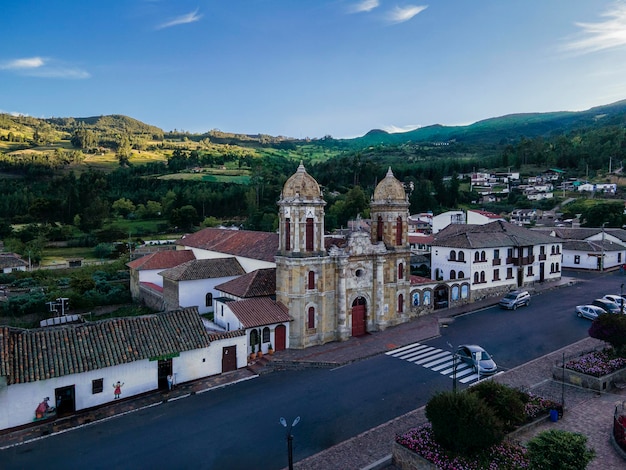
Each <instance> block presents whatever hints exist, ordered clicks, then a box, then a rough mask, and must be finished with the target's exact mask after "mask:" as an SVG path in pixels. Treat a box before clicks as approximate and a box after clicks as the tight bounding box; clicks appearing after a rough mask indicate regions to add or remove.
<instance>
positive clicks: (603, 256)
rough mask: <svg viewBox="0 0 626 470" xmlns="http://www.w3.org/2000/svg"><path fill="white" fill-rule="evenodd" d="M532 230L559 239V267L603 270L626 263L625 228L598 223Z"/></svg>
mask: <svg viewBox="0 0 626 470" xmlns="http://www.w3.org/2000/svg"><path fill="white" fill-rule="evenodd" d="M533 231H537V232H542V233H545V234H549V235H550V236H552V237H555V238H556V239H558V240H560V241H561V242H562V243H563V267H564V268H572V269H585V270H591V271H604V270H607V269H612V268H616V267H619V266H621V265H623V264H624V263H626V230H624V229H621V228H602V227H595V228H594V227H550V228H547V227H546V228H534V229H533Z"/></svg>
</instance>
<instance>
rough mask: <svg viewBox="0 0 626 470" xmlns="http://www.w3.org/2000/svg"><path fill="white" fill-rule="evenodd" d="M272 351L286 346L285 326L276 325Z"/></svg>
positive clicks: (283, 348) (281, 349) (282, 349)
mask: <svg viewBox="0 0 626 470" xmlns="http://www.w3.org/2000/svg"><path fill="white" fill-rule="evenodd" d="M274 343H276V344H274V351H284V350H285V349H286V348H287V328H286V327H285V325H278V326H277V327H276V329H275V330H274Z"/></svg>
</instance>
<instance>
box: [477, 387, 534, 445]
mask: <svg viewBox="0 0 626 470" xmlns="http://www.w3.org/2000/svg"><path fill="white" fill-rule="evenodd" d="M469 392H470V393H473V394H476V395H477V396H478V397H479V398H480V399H481V400H483V401H484V402H485V403H486V404H487V406H488V407H489V408H491V409H492V410H493V412H494V413H495V415H496V417H497V418H498V419H499V420H500V421H501V422H502V423H503V424H504V431H505V432H507V433H508V432H511V431H512V430H513V429H515V428H516V427H518V426H519V425H520V424H523V423H525V422H526V418H527V416H526V410H525V403H526V402H527V401H528V396H527V395H526V394H524V393H522V392H521V391H519V390H516V389H514V388H511V387H507V386H506V385H503V384H500V383H498V382H494V381H493V380H483V381H482V382H480V383H478V384H476V385H475V386H473V387H471V388H470V389H469Z"/></svg>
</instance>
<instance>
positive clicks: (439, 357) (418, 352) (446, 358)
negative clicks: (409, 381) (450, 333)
mask: <svg viewBox="0 0 626 470" xmlns="http://www.w3.org/2000/svg"><path fill="white" fill-rule="evenodd" d="M385 354H386V355H387V356H391V357H395V358H396V359H401V360H403V361H407V362H412V363H413V364H417V365H420V366H422V367H426V368H427V369H431V370H433V371H435V372H439V373H440V374H443V375H447V376H448V377H450V378H451V379H452V378H454V365H455V364H454V362H455V361H454V356H453V354H452V352H450V351H444V350H443V349H437V348H434V347H432V346H427V345H425V344H420V343H413V344H409V345H407V346H404V347H402V348H398V349H394V350H393V351H388V352H386V353H385ZM456 379H457V380H458V381H459V382H460V383H463V384H466V383H470V382H473V381H476V380H478V374H477V373H476V372H474V369H473V368H472V367H470V366H469V364H466V363H464V362H461V361H456Z"/></svg>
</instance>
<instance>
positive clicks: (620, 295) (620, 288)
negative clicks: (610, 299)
mask: <svg viewBox="0 0 626 470" xmlns="http://www.w3.org/2000/svg"><path fill="white" fill-rule="evenodd" d="M623 290H624V284H623V283H622V285H621V286H619V313H624V297H623V296H622V291H623Z"/></svg>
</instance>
